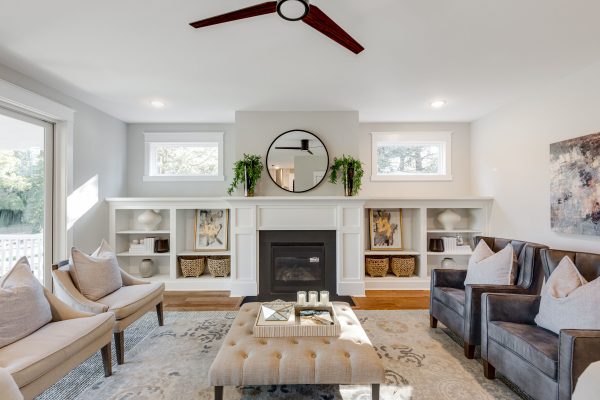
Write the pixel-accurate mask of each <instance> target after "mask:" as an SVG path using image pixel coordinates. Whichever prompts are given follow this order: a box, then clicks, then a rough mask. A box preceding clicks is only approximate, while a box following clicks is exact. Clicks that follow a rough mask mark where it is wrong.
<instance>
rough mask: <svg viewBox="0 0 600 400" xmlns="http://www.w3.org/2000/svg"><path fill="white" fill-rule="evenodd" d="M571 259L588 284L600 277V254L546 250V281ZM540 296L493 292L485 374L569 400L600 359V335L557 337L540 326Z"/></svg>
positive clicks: (486, 312)
mask: <svg viewBox="0 0 600 400" xmlns="http://www.w3.org/2000/svg"><path fill="white" fill-rule="evenodd" d="M565 255H568V256H569V257H571V259H572V260H573V262H574V263H575V265H576V266H577V269H578V270H579V272H581V274H582V275H583V276H584V277H585V279H587V280H588V281H592V280H594V279H596V278H597V277H598V276H600V254H590V253H575V252H567V251H560V250H548V249H543V250H541V262H542V266H543V269H544V273H545V275H546V277H549V276H550V274H551V273H552V271H554V269H555V268H556V267H557V266H558V263H559V262H560V260H561V259H562V258H563V257H564V256H565ZM540 299H541V297H540V296H531V295H529V296H528V295H505V294H493V293H487V294H484V295H483V299H482V305H483V307H482V310H481V313H482V315H481V319H482V328H481V329H482V333H481V334H482V341H481V357H482V358H483V365H484V367H483V371H484V375H485V376H486V377H487V378H489V379H494V377H495V373H496V370H497V371H498V372H500V373H502V375H504V376H506V377H507V378H508V379H510V380H511V381H512V382H514V383H515V384H516V385H518V386H519V387H520V388H521V389H522V390H523V391H524V392H526V393H527V394H528V395H530V396H531V397H533V398H535V399H540V400H542V399H543V400H568V399H571V394H572V393H573V390H574V389H575V385H576V384H577V379H578V378H579V376H580V375H581V374H582V373H583V371H584V370H585V369H586V368H587V367H588V366H589V365H590V364H591V363H593V362H595V361H600V331H597V330H572V329H565V330H562V331H561V332H560V335H556V334H555V333H554V332H551V331H548V330H546V329H543V328H540V327H538V326H537V325H536V324H535V321H534V319H535V316H536V315H537V314H538V311H539V308H540Z"/></svg>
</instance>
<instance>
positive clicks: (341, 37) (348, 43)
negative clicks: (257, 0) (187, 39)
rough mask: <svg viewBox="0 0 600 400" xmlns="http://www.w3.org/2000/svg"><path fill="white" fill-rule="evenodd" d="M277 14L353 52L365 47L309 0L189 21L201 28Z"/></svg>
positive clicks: (281, 1)
mask: <svg viewBox="0 0 600 400" xmlns="http://www.w3.org/2000/svg"><path fill="white" fill-rule="evenodd" d="M275 12H276V13H277V14H279V16H280V17H281V18H283V19H286V20H288V21H302V22H304V23H305V24H307V25H310V26H311V27H313V28H314V29H316V30H317V31H319V32H321V33H322V34H323V35H325V36H327V37H329V38H330V39H332V40H334V41H336V42H337V43H339V44H341V45H342V46H344V47H345V48H347V49H348V50H350V51H352V52H353V53H355V54H358V53H360V52H361V51H363V50H364V49H365V48H364V47H362V46H361V45H360V43H358V42H357V41H356V40H354V38H353V37H352V36H350V35H349V34H348V33H347V32H346V31H345V30H343V29H342V28H341V27H340V26H339V25H338V24H336V23H335V22H334V21H333V20H332V19H331V18H329V17H328V16H327V14H325V13H324V12H323V11H321V9H320V8H319V7H317V6H314V5H311V4H310V0H277V1H268V2H266V3H261V4H257V5H255V6H250V7H247V8H242V9H240V10H237V11H232V12H229V13H226V14H222V15H218V16H216V17H211V18H206V19H202V20H200V21H196V22H192V23H190V25H191V26H193V27H194V28H203V27H206V26H211V25H217V24H222V23H225V22H231V21H237V20H239V19H245V18H252V17H257V16H259V15H265V14H273V13H275Z"/></svg>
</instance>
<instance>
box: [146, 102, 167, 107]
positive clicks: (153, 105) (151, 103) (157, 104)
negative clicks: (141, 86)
mask: <svg viewBox="0 0 600 400" xmlns="http://www.w3.org/2000/svg"><path fill="white" fill-rule="evenodd" d="M150 105H151V106H152V107H154V108H163V107H164V106H165V103H164V102H163V101H161V100H152V101H151V102H150Z"/></svg>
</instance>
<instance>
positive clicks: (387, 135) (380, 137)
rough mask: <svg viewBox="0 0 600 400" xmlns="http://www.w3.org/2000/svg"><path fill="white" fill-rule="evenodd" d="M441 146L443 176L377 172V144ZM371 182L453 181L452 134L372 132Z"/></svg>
mask: <svg viewBox="0 0 600 400" xmlns="http://www.w3.org/2000/svg"><path fill="white" fill-rule="evenodd" d="M382 142H383V143H385V142H389V143H402V144H441V145H442V154H441V158H442V160H441V162H442V165H443V166H444V171H443V172H444V173H443V174H410V175H400V174H399V175H379V173H378V171H377V144H378V143H382ZM371 180H372V181H451V180H452V132H372V133H371Z"/></svg>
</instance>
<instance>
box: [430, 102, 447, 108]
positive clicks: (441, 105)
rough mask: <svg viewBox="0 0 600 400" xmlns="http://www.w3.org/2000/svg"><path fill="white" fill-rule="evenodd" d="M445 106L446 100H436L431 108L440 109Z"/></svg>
mask: <svg viewBox="0 0 600 400" xmlns="http://www.w3.org/2000/svg"><path fill="white" fill-rule="evenodd" d="M445 105H446V100H436V101H434V102H432V103H431V107H433V108H442V107H444V106H445Z"/></svg>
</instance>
